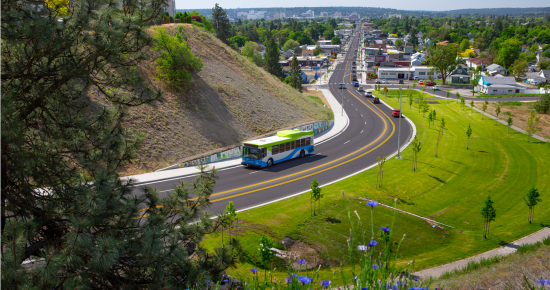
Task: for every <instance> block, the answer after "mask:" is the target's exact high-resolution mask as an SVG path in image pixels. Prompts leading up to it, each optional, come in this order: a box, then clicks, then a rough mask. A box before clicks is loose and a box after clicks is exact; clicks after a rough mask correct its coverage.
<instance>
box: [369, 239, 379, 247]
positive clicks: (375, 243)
mask: <svg viewBox="0 0 550 290" xmlns="http://www.w3.org/2000/svg"><path fill="white" fill-rule="evenodd" d="M376 245H378V242H377V241H375V240H370V243H369V247H370V248H372V247H374V246H376Z"/></svg>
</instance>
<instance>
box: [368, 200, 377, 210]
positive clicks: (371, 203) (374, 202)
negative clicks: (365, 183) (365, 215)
mask: <svg viewBox="0 0 550 290" xmlns="http://www.w3.org/2000/svg"><path fill="white" fill-rule="evenodd" d="M367 205H368V206H370V208H371V209H373V208H374V207H375V206H377V205H378V202H377V201H374V200H373V201H369V202H367Z"/></svg>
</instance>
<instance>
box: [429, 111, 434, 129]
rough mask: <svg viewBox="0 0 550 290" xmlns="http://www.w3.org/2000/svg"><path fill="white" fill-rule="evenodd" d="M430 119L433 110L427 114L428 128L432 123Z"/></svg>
mask: <svg viewBox="0 0 550 290" xmlns="http://www.w3.org/2000/svg"><path fill="white" fill-rule="evenodd" d="M432 119H433V111H430V113H429V114H428V128H430V125H431V124H432Z"/></svg>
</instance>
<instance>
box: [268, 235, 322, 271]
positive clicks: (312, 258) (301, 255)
mask: <svg viewBox="0 0 550 290" xmlns="http://www.w3.org/2000/svg"><path fill="white" fill-rule="evenodd" d="M278 252H279V253H278V254H277V256H279V257H280V258H282V259H285V260H288V259H290V260H291V261H292V263H291V264H292V268H293V269H294V270H300V269H302V270H305V269H313V268H315V267H318V266H319V265H321V264H322V260H321V258H320V257H319V254H318V253H317V251H316V250H315V249H314V248H313V247H311V246H310V245H308V244H306V243H304V242H302V241H300V240H296V241H294V244H292V246H290V249H288V250H286V251H281V250H279V251H278ZM298 259H305V261H306V262H305V263H303V264H300V263H298V262H297V260H298Z"/></svg>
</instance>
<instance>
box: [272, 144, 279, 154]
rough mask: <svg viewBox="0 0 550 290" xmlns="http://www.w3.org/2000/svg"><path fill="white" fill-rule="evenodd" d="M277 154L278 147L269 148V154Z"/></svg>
mask: <svg viewBox="0 0 550 290" xmlns="http://www.w3.org/2000/svg"><path fill="white" fill-rule="evenodd" d="M278 153H279V146H278V145H275V146H273V147H271V154H273V155H275V154H278Z"/></svg>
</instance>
